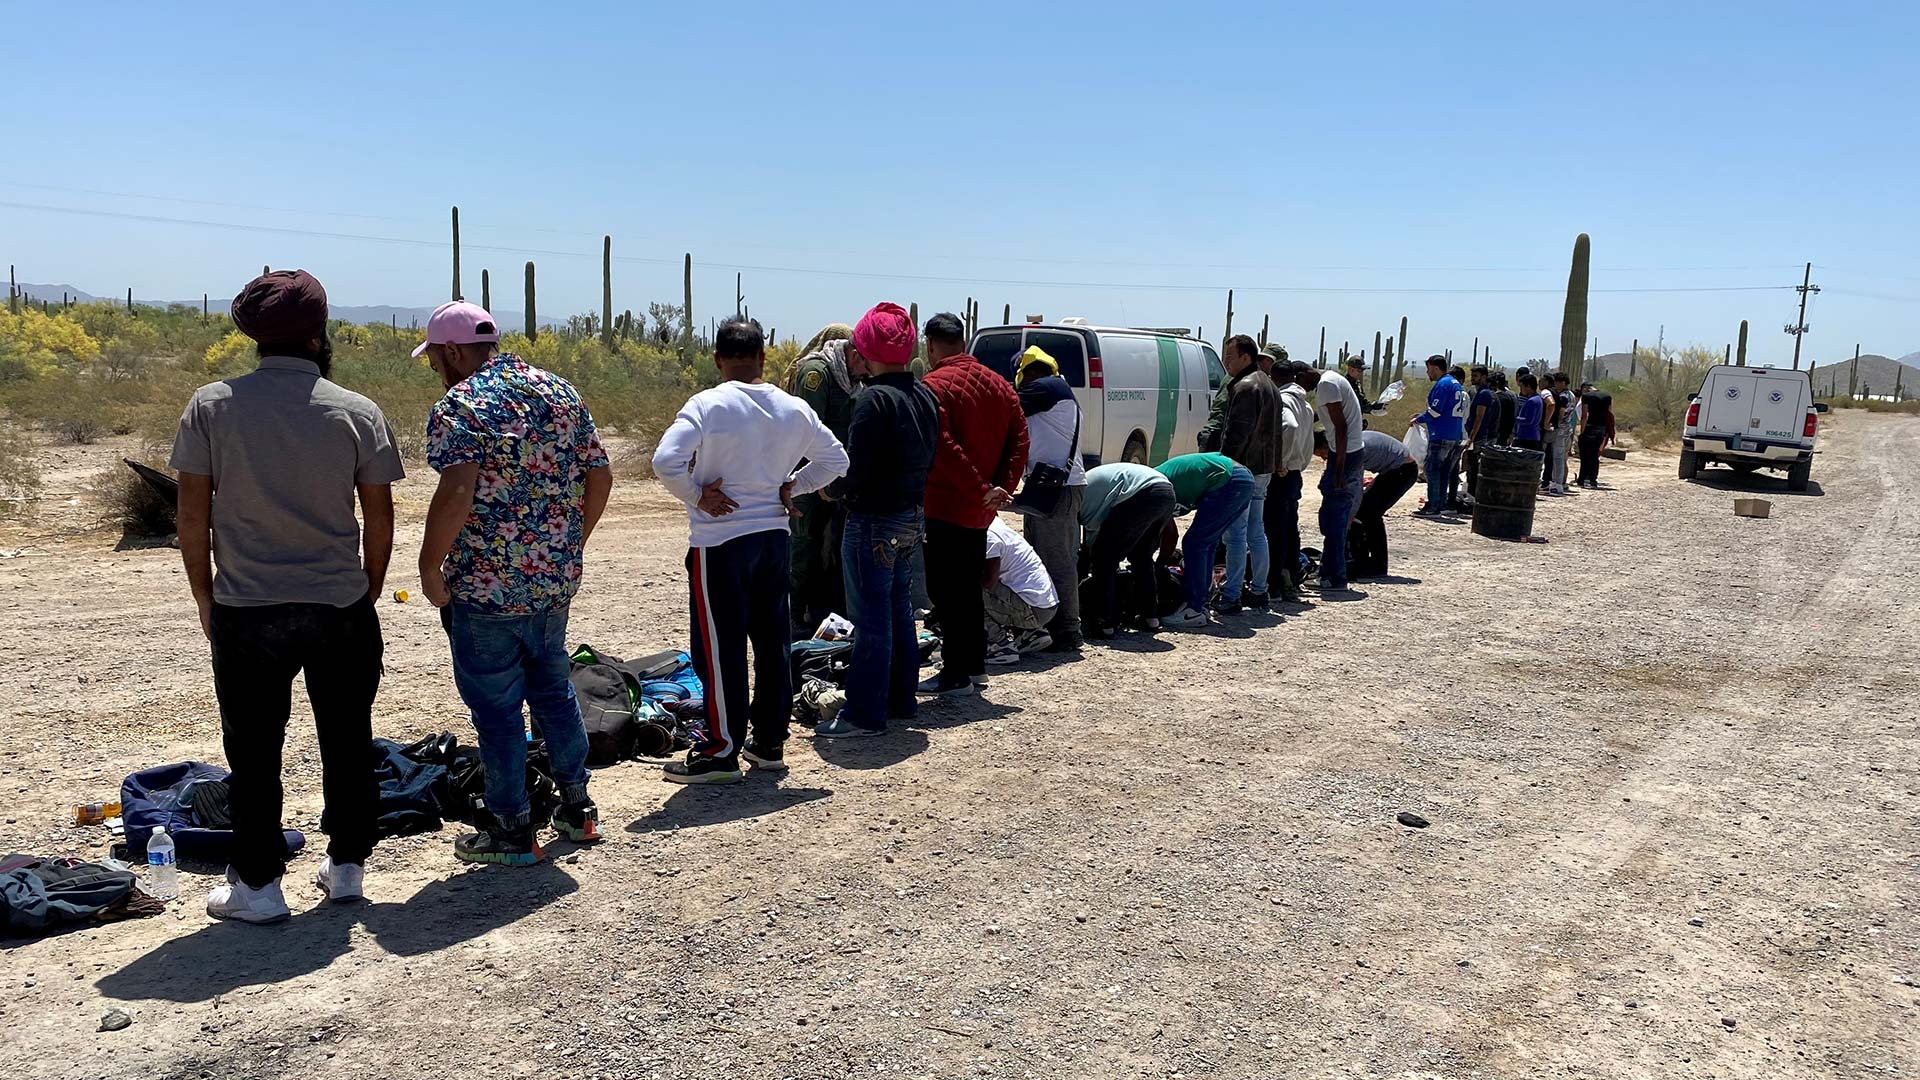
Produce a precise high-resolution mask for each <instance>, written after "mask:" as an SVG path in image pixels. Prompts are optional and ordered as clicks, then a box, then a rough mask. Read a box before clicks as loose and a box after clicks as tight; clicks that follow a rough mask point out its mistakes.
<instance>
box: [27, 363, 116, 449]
mask: <svg viewBox="0 0 1920 1080" xmlns="http://www.w3.org/2000/svg"><path fill="white" fill-rule="evenodd" d="M5 402H6V406H7V411H8V412H9V413H10V414H11V415H12V416H13V418H14V420H15V421H16V422H24V423H33V424H38V425H39V426H41V427H42V428H45V429H46V430H47V431H49V432H51V433H52V434H54V435H55V436H57V437H58V438H60V439H63V440H65V441H67V442H71V443H83V444H84V443H92V442H97V441H99V439H100V437H101V436H103V435H106V434H107V433H108V432H110V431H112V430H113V427H114V418H115V415H116V408H115V405H114V403H113V401H112V400H111V399H110V398H109V397H107V396H106V395H104V394H101V393H99V392H98V387H97V386H96V385H94V381H93V380H91V379H86V378H83V377H81V376H79V375H76V374H74V373H73V372H71V371H65V370H59V371H55V372H54V373H52V374H50V375H46V376H43V377H41V378H36V379H27V380H23V381H19V382H16V383H14V384H13V385H12V386H10V387H9V388H8V389H7V392H6V394H5Z"/></svg>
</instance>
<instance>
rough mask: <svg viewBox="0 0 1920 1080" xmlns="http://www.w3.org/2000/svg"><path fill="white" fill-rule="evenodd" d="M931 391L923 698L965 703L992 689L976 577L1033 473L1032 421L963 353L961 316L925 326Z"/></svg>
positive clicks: (1008, 391) (1005, 387) (1008, 387)
mask: <svg viewBox="0 0 1920 1080" xmlns="http://www.w3.org/2000/svg"><path fill="white" fill-rule="evenodd" d="M926 334H927V360H928V363H929V364H930V365H931V366H932V370H931V371H929V372H927V379H926V385H927V389H929V390H931V391H933V397H934V400H935V401H937V402H939V403H940V429H941V430H940V446H939V449H937V450H936V451H934V455H933V470H932V472H930V473H929V474H928V476H927V592H928V594H929V595H930V596H931V597H932V598H933V608H934V611H935V612H937V613H938V614H939V616H940V629H941V634H942V639H941V643H940V655H941V667H940V672H939V673H938V674H936V675H934V676H932V677H931V678H928V679H927V680H926V681H924V682H922V683H921V684H920V687H919V690H920V693H923V694H934V695H938V696H942V697H944V696H948V695H965V694H971V693H974V692H975V688H976V686H978V685H979V683H983V682H985V681H986V671H987V669H986V662H987V615H986V611H985V610H983V609H982V607H981V596H980V578H981V575H983V574H984V573H985V572H986V566H987V526H988V525H989V524H991V523H992V521H993V517H994V515H995V514H996V513H998V512H999V511H1000V510H1001V509H1002V508H1004V507H1005V506H1006V505H1007V504H1008V503H1010V502H1012V501H1013V494H1012V491H1013V489H1014V488H1015V487H1017V486H1018V485H1019V483H1020V477H1021V475H1022V473H1023V472H1024V470H1025V469H1026V465H1027V420H1026V417H1025V416H1024V415H1022V414H1021V412H1020V397H1019V395H1018V394H1016V393H1015V392H1014V389H1013V385H1012V384H1011V383H1009V382H1007V380H1006V379H1004V378H1002V377H1001V376H1000V375H999V374H997V373H996V372H994V371H993V369H991V368H989V367H987V366H986V365H984V364H982V363H980V362H979V361H978V360H975V359H974V358H973V357H971V356H969V355H967V332H966V329H965V327H964V326H963V325H962V324H961V322H960V317H959V316H958V315H954V314H951V313H948V312H942V313H940V314H938V315H935V316H934V317H933V318H931V319H928V320H927V326H926Z"/></svg>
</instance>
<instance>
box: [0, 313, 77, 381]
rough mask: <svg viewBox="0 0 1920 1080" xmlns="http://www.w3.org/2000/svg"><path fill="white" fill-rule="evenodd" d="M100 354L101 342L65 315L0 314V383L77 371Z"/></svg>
mask: <svg viewBox="0 0 1920 1080" xmlns="http://www.w3.org/2000/svg"><path fill="white" fill-rule="evenodd" d="M99 355H100V342H99V340H98V339H97V338H95V337H93V336H92V335H90V334H88V333H87V331H86V329H85V328H84V327H82V326H81V325H80V324H78V323H76V322H74V321H73V320H71V319H69V318H67V317H66V316H65V315H47V314H44V313H42V312H38V311H34V310H33V309H32V308H28V309H26V310H24V311H22V312H20V313H19V314H18V315H11V314H8V313H6V312H4V311H0V383H4V382H17V381H20V380H23V379H33V378H40V377H42V376H45V375H50V374H52V373H53V372H55V371H57V370H60V369H62V368H67V369H71V368H76V367H79V366H81V365H84V364H87V363H90V362H91V361H93V360H94V359H96V358H97V357H98V356H99Z"/></svg>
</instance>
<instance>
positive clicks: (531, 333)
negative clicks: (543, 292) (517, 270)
mask: <svg viewBox="0 0 1920 1080" xmlns="http://www.w3.org/2000/svg"><path fill="white" fill-rule="evenodd" d="M539 336H540V319H539V317H538V316H536V315H535V314H534V313H533V262H532V261H531V260H529V261H528V262H527V340H528V341H532V340H534V339H535V338H538V337H539Z"/></svg>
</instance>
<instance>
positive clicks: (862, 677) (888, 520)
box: [840, 510, 924, 731]
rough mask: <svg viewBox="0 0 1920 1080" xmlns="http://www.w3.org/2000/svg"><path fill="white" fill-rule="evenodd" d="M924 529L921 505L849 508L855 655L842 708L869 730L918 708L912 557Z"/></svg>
mask: <svg viewBox="0 0 1920 1080" xmlns="http://www.w3.org/2000/svg"><path fill="white" fill-rule="evenodd" d="M923 531H924V529H923V526H922V524H921V520H920V513H919V511H917V510H914V511H908V512H906V513H904V514H885V515H874V516H868V515H866V514H861V513H851V514H848V515H847V528H846V534H845V537H844V538H843V539H842V540H841V542H840V565H841V568H842V571H843V573H844V574H845V575H846V585H847V617H848V618H850V619H852V620H853V662H852V664H851V666H850V667H849V668H848V670H847V703H846V705H845V706H844V707H843V708H841V710H840V715H841V716H842V717H843V718H845V719H846V721H847V722H848V723H850V724H854V725H856V726H858V727H863V728H867V729H868V730H870V731H879V730H883V729H885V728H886V726H887V719H888V717H896V718H899V719H903V720H904V719H906V718H908V717H910V716H912V715H914V713H915V712H916V711H917V710H918V706H917V705H916V704H915V703H914V684H915V683H916V682H917V681H918V680H919V678H920V635H919V632H918V630H917V629H916V628H915V626H914V622H913V564H914V562H915V559H914V553H915V551H916V550H917V549H918V548H919V546H920V540H921V534H922V532H923Z"/></svg>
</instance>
